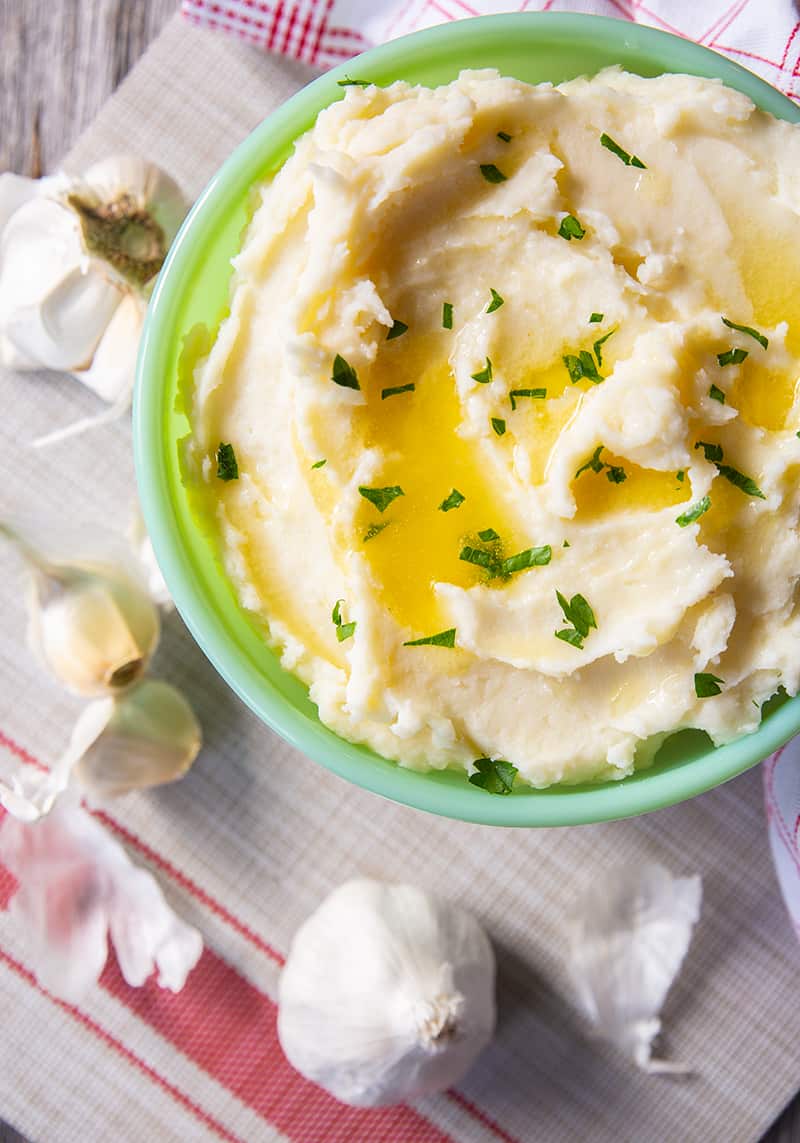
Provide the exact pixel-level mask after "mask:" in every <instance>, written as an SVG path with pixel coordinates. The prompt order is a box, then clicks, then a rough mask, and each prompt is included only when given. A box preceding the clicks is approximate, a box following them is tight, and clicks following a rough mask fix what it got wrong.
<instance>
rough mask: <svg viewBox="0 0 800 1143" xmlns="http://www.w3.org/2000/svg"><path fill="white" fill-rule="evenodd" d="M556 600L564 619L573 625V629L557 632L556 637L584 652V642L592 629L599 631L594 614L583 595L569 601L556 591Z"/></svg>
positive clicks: (567, 628) (574, 596)
mask: <svg viewBox="0 0 800 1143" xmlns="http://www.w3.org/2000/svg"><path fill="white" fill-rule="evenodd" d="M556 598H557V599H558V603H559V606H560V608H561V610H562V611H563V612H564V618H565V619H566V621H567V623H571V624H572V627H566V628H564V630H562V631H556V632H555V637H556V639H563V640H564V642H565V643H570V644H571V645H572V646H573V647H577V648H578V650H579V651H581V650H583V641H584V639H585V638H586V636H587V635H588V634H589V632H590V631H591V629H592V628H594V629H595V630H597V620H596V619H595V617H594V612H593V611H592V609H591V607H590V606H589V604H588V603H587V601H586V600H585V599H584V597H583V596H582V595H573V597H572V599H570V600H569V601H568V600H567V599H566V598H565V596H563V595H562V594H561V592H560V591H556Z"/></svg>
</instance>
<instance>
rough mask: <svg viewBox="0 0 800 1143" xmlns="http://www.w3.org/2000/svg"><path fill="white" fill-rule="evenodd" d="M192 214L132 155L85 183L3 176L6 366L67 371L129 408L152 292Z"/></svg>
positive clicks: (157, 173) (112, 161) (99, 166)
mask: <svg viewBox="0 0 800 1143" xmlns="http://www.w3.org/2000/svg"><path fill="white" fill-rule="evenodd" d="M26 184H27V185H26ZM186 209H187V203H186V201H185V199H184V197H183V195H182V193H181V191H180V189H179V187H178V186H177V184H176V183H175V182H174V181H173V180H172V179H171V178H170V177H169V176H168V175H167V174H165V172H164V171H162V170H161V169H160V168H159V167H157V166H155V165H154V164H153V163H148V162H145V161H144V160H143V159H139V158H137V157H135V156H131V155H118V156H114V157H112V158H109V159H106V160H104V161H103V162H101V163H96V164H95V165H94V166H92V167H90V168H89V169H88V170H87V171H86V172H85V174H84V176H83V178H82V179H72V178H70V177H68V176H67V175H64V174H59V175H55V176H52V177H49V178H45V179H40V180H38V181H37V180H33V179H21V178H20V176H18V175H0V226H2V233H1V234H0V361H2V362H3V363H4V364H6V365H9V366H11V367H13V368H15V369H40V368H42V367H44V368H48V369H59V370H66V371H68V372H71V373H72V375H73V376H74V377H76V378H77V380H79V381H81V382H82V383H83V384H85V385H87V386H88V387H89V388H90V389H92V390H93V391H94V392H95V393H97V394H98V396H100V397H102V399H103V400H104V401H108V402H114V403H117V402H123V401H124V402H125V403H127V401H128V400H129V397H130V393H131V390H132V386H133V376H134V369H135V364H136V353H137V349H138V344H139V338H140V334H141V328H142V322H143V319H144V312H145V308H146V302H147V297H148V295H149V290H150V288H151V286H152V282H153V279H154V277H155V275H156V274H157V273H158V270H159V269H160V267H161V264H162V262H163V260H164V257H165V255H166V252H167V249H168V248H169V245H170V243H171V242H172V239H173V238H174V237H175V234H176V233H177V230H178V227H179V226H180V224H181V222H182V220H183V217H184V215H185V213H186Z"/></svg>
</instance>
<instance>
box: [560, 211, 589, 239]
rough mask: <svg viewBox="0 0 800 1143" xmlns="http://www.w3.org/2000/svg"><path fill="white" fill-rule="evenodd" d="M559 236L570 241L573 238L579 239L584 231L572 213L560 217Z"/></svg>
mask: <svg viewBox="0 0 800 1143" xmlns="http://www.w3.org/2000/svg"><path fill="white" fill-rule="evenodd" d="M558 233H559V237H561V238H566V240H567V242H571V241H572V239H573V238H576V239H578V241H580V239H581V238H583V236H584V234H585V233H586V231H585V230H584V228H583V227H582V226H581V224H580V222H578V220H577V218H576V217H575V215H574V214H567V215H565V216H564V218H562V219H561V225H560V226H559V228H558Z"/></svg>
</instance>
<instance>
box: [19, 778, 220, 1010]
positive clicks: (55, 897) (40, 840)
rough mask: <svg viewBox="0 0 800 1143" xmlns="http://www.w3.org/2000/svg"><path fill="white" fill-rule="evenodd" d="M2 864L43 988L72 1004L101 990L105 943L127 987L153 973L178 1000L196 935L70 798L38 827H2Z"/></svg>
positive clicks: (198, 943) (195, 952) (196, 948)
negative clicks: (14, 884)
mask: <svg viewBox="0 0 800 1143" xmlns="http://www.w3.org/2000/svg"><path fill="white" fill-rule="evenodd" d="M0 861H2V863H3V864H4V865H6V866H7V867H8V869H9V870H10V871H11V873H12V874H13V875H14V876H15V877H16V878H17V880H18V881H19V888H18V889H17V891H16V893H15V894H14V896H13V897H12V899H11V903H10V905H9V914H10V917H11V920H12V921H13V922H15V923H17V924H18V926H19V928H20V930H21V931H22V932H24V933H25V936H26V940H27V944H28V960H29V962H30V963H31V965H32V967H33V969H34V972H35V974H36V978H37V980H38V981H39V983H40V984H41V985H42V986H43V987H44V988H46V989H48V991H50V992H52V993H53V995H55V996H59V997H61V998H62V999H63V1000H66V1001H68V1002H69V1003H72V1004H75V1003H78V1002H79V1001H81V1000H82V999H83V998H84V996H85V995H86V993H87V992H88V991H89V990H90V989H91V987H92V986H93V985H94V984H95V983H96V981H97V980H98V978H99V976H100V973H101V972H102V970H103V967H104V965H105V962H106V958H107V956H108V940H109V936H110V938H111V941H112V942H113V944H114V948H115V952H116V955H117V960H118V962H119V966H120V970H121V972H122V975H123V976H124V978H125V980H126V981H127V982H128V984H130V985H131V986H133V987H139V986H141V985H142V984H144V982H145V981H146V980H147V979H148V977H149V976H150V975H151V973H152V972H153V971H154V970H156V971H157V972H158V984H159V985H160V986H161V987H162V988H167V989H169V990H170V991H172V992H179V991H180V990H181V988H182V987H183V985H184V984H185V982H186V978H187V976H188V974H189V972H190V971H191V970H192V968H194V966H195V965H196V964H197V961H198V960H199V959H200V955H201V953H202V951H203V941H202V938H201V936H200V934H199V933H198V932H197V930H196V929H193V928H192V927H191V926H189V925H187V924H185V923H184V922H183V921H181V920H180V918H179V917H177V916H176V915H175V914H174V913H173V912H172V910H171V909H170V907H169V906H168V905H167V903H166V901H165V900H164V896H163V894H162V892H161V890H160V889H159V887H158V884H157V883H156V881H155V879H154V878H153V876H152V875H151V874H150V873H148V872H147V871H145V870H143V869H137V868H136V867H135V866H134V865H133V863H132V862H131V860H130V858H129V857H128V855H127V853H126V852H125V850H124V849H123V848H122V846H121V845H119V844H118V843H117V842H116V841H115V840H114V839H113V838H112V837H111V835H110V834H109V833H108V832H107V831H106V830H105V829H104V828H103V827H102V826H101V825H100V823H99V822H98V821H96V820H95V819H94V818H93V817H91V816H90V815H89V814H88V813H87V812H86V811H85V810H83V809H81V807H80V806H79V805H78V804H77V801H76V800H75V799H74V798H72V797H66V798H63V799H61V800H60V801H59V803H58V805H57V806H56V807H55V809H54V810H53V812H52V813H51V814H49V815H48V816H47V817H45V818H44V819H43V820H42V821H41V822H36V823H35V824H33V825H24V824H22V823H20V822H18V821H16V820H15V819H14V818H13V817H11V816H7V817H6V818H5V819H4V820H3V822H2V823H0Z"/></svg>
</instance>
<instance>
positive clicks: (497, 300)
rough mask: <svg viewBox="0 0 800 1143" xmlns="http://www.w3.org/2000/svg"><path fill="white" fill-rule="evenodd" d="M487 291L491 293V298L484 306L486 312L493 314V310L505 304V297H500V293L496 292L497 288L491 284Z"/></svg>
mask: <svg viewBox="0 0 800 1143" xmlns="http://www.w3.org/2000/svg"><path fill="white" fill-rule="evenodd" d="M489 292H490V293H491V295H492V300H491V301H490V302H489V304H488V306H487V307H486V312H487V314H493V313H494V311H495V310H499V309H500V307H501V306H502V305H505V301H506V300H505V298H503V297H501V296H500V294H498V292H497V290H495V289H493V288H492V287H491V286H490V287H489Z"/></svg>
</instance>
